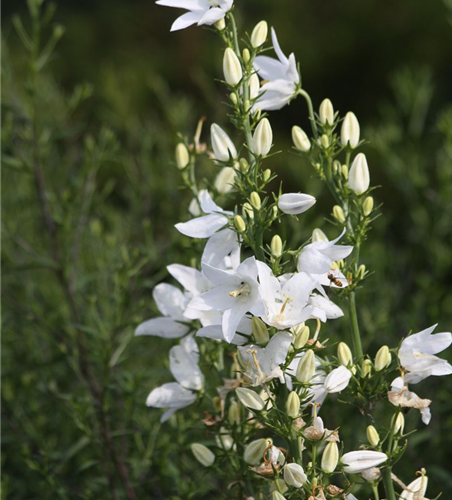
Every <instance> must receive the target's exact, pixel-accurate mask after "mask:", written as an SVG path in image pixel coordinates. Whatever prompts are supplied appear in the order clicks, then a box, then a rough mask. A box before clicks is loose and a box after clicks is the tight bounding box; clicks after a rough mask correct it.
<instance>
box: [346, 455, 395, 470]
mask: <svg viewBox="0 0 452 500" xmlns="http://www.w3.org/2000/svg"><path fill="white" fill-rule="evenodd" d="M387 459H388V457H387V455H386V453H382V452H380V451H372V450H358V451H350V452H349V453H345V454H344V455H342V459H341V460H342V463H343V464H344V471H345V472H347V473H348V474H355V473H357V472H363V471H364V470H366V469H370V468H371V467H377V466H378V465H381V464H382V463H383V462H386V460H387Z"/></svg>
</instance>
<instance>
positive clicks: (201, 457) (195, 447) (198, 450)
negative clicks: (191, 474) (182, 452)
mask: <svg viewBox="0 0 452 500" xmlns="http://www.w3.org/2000/svg"><path fill="white" fill-rule="evenodd" d="M191 451H192V453H193V455H194V456H195V458H196V460H197V461H198V462H199V463H200V464H201V465H204V467H210V466H211V465H213V463H214V462H215V455H214V454H213V453H212V452H211V451H210V450H209V448H207V446H204V445H203V444H199V443H193V444H192V445H191Z"/></svg>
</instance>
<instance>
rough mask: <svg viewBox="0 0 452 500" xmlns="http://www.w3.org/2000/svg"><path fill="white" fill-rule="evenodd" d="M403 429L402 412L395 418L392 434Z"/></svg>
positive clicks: (403, 418)
mask: <svg viewBox="0 0 452 500" xmlns="http://www.w3.org/2000/svg"><path fill="white" fill-rule="evenodd" d="M404 429H405V417H404V416H403V413H399V414H398V415H397V417H396V419H395V423H394V434H398V433H399V432H400V434H403V430H404Z"/></svg>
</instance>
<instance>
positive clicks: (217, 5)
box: [156, 0, 233, 31]
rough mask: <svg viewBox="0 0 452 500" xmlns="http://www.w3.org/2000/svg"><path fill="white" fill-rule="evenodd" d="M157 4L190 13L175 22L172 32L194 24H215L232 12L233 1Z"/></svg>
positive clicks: (166, 1)
mask: <svg viewBox="0 0 452 500" xmlns="http://www.w3.org/2000/svg"><path fill="white" fill-rule="evenodd" d="M156 3H157V4H158V5H163V6H164V7H176V8H178V9H186V10H188V11H189V12H187V13H186V14H182V15H181V16H180V17H178V18H177V19H176V20H175V21H174V23H173V25H172V26H171V31H177V30H183V29H185V28H188V27H189V26H192V25H193V24H197V25H198V26H201V25H203V24H207V25H212V24H215V23H216V22H218V21H220V19H223V18H224V16H225V15H226V13H227V12H228V11H230V10H231V7H232V4H233V0H211V1H209V0H157V2H156Z"/></svg>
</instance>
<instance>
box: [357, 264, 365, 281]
mask: <svg viewBox="0 0 452 500" xmlns="http://www.w3.org/2000/svg"><path fill="white" fill-rule="evenodd" d="M356 274H357V278H358V279H360V280H362V279H363V278H364V275H365V274H366V266H365V265H364V264H361V265H360V266H359V267H358V272H357V273H356Z"/></svg>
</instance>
